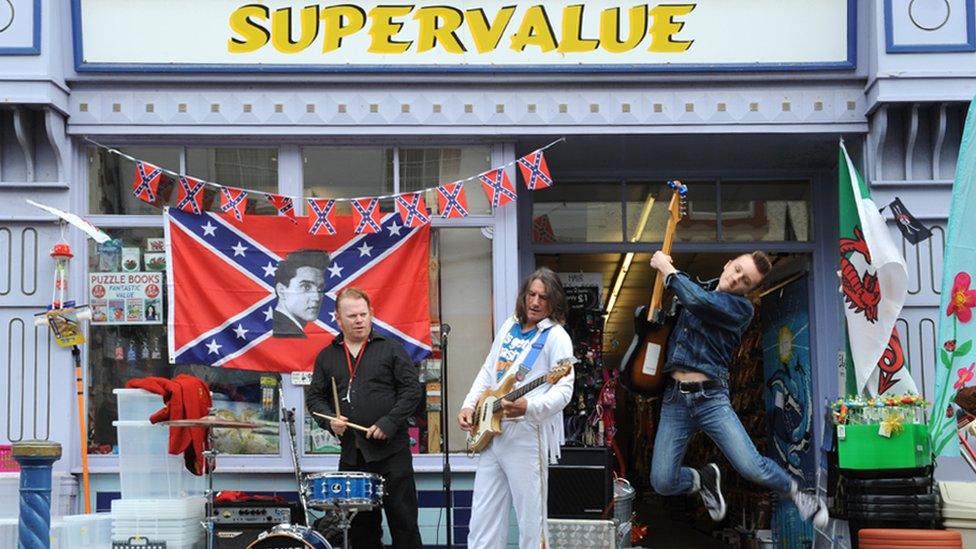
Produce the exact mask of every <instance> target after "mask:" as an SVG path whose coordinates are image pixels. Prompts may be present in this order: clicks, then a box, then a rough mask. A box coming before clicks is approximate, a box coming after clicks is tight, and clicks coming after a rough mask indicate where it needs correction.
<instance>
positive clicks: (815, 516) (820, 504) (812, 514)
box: [790, 486, 830, 530]
mask: <svg viewBox="0 0 976 549" xmlns="http://www.w3.org/2000/svg"><path fill="white" fill-rule="evenodd" d="M790 499H792V500H793V504H794V505H796V509H797V511H799V512H800V517H801V518H802V519H803V520H805V521H810V522H812V523H813V525H814V526H815V527H816V528H819V529H821V530H823V529H824V527H826V526H827V521H828V520H829V519H830V515H829V514H828V513H827V502H825V501H824V500H823V499H822V498H818V497H817V496H815V495H813V494H811V493H808V492H803V491H801V490H799V489H797V488H796V487H795V486H794V488H793V491H792V492H791V493H790Z"/></svg>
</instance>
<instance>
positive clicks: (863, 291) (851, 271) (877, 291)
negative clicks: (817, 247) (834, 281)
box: [840, 227, 881, 323]
mask: <svg viewBox="0 0 976 549" xmlns="http://www.w3.org/2000/svg"><path fill="white" fill-rule="evenodd" d="M854 253H859V254H861V255H863V256H864V259H865V260H866V261H867V262H868V265H870V264H871V251H870V250H868V245H867V242H865V241H864V233H862V232H861V228H860V227H854V238H841V239H840V280H841V290H842V291H843V292H844V301H845V302H847V305H848V307H849V308H851V309H854V312H856V313H864V318H865V319H866V320H867V321H868V322H872V323H874V322H877V321H878V303H880V302H881V287H880V285H879V284H878V277H877V275H873V274H871V273H864V276H863V277H862V276H861V275H860V273H858V272H857V268H855V267H854V264H853V263H851V260H850V259H849V254H850V255H853V254H854Z"/></svg>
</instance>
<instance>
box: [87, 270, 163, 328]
mask: <svg viewBox="0 0 976 549" xmlns="http://www.w3.org/2000/svg"><path fill="white" fill-rule="evenodd" d="M162 289H163V273H149V272H136V273H90V274H89V275H88V298H89V305H90V306H91V311H92V318H91V323H92V324H110V325H123V324H162V323H163V295H162Z"/></svg>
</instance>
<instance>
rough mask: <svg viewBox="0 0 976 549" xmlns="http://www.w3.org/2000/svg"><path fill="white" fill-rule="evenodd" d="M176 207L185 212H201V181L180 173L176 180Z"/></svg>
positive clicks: (202, 188) (202, 187) (197, 213)
mask: <svg viewBox="0 0 976 549" xmlns="http://www.w3.org/2000/svg"><path fill="white" fill-rule="evenodd" d="M177 181H178V183H177V195H176V208H177V209H179V210H183V211H184V212H187V213H192V214H196V215H200V214H202V213H203V190H204V184H203V181H200V180H199V179H194V178H192V177H187V176H185V175H181V176H180V177H179V179H178V180H177Z"/></svg>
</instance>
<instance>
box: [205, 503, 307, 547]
mask: <svg viewBox="0 0 976 549" xmlns="http://www.w3.org/2000/svg"><path fill="white" fill-rule="evenodd" d="M214 515H215V516H214V540H215V541H214V547H217V548H218V549H245V548H246V547H247V546H248V545H250V544H251V543H253V542H255V541H256V540H257V539H258V536H259V535H261V533H262V532H266V531H268V530H271V528H272V527H274V526H275V525H277V524H283V523H289V524H296V523H298V524H304V523H305V519H304V517H302V511H301V505H300V504H298V503H288V502H283V503H279V502H271V501H236V502H227V503H217V504H215V505H214Z"/></svg>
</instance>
